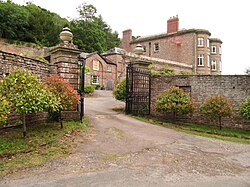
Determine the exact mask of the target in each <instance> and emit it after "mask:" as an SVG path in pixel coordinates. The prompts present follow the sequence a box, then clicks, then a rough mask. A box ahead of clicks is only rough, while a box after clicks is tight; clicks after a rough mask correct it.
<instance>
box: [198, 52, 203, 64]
mask: <svg viewBox="0 0 250 187" xmlns="http://www.w3.org/2000/svg"><path fill="white" fill-rule="evenodd" d="M198 66H204V54H198Z"/></svg>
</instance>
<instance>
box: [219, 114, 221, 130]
mask: <svg viewBox="0 0 250 187" xmlns="http://www.w3.org/2000/svg"><path fill="white" fill-rule="evenodd" d="M219 124H220V130H221V116H220V117H219Z"/></svg>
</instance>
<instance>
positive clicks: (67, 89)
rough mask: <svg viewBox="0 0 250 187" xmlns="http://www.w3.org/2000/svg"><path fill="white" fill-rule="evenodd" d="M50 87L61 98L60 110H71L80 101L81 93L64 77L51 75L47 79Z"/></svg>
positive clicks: (46, 81) (46, 82)
mask: <svg viewBox="0 0 250 187" xmlns="http://www.w3.org/2000/svg"><path fill="white" fill-rule="evenodd" d="M45 84H46V85H47V87H48V89H49V90H50V91H51V92H52V93H53V94H54V95H56V97H57V98H58V99H59V100H60V110H71V109H74V108H75V106H76V105H77V104H78V103H79V99H80V98H79V95H78V94H77V92H76V91H75V90H74V89H73V87H72V86H70V84H69V83H68V82H67V81H65V80H64V79H63V78H62V77H58V76H56V75H50V76H49V77H48V78H46V79H45Z"/></svg>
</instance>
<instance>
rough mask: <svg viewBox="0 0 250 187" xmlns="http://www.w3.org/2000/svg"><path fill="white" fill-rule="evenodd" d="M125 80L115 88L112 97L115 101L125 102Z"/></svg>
mask: <svg viewBox="0 0 250 187" xmlns="http://www.w3.org/2000/svg"><path fill="white" fill-rule="evenodd" d="M126 94H127V93H126V79H123V80H122V81H121V82H120V83H119V84H118V85H117V86H116V88H115V90H114V92H113V95H114V97H115V99H116V100H119V101H123V102H125V101H126Z"/></svg>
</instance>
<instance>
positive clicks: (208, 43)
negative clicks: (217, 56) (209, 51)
mask: <svg viewBox="0 0 250 187" xmlns="http://www.w3.org/2000/svg"><path fill="white" fill-rule="evenodd" d="M209 46H210V45H209V39H207V48H209Z"/></svg>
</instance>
